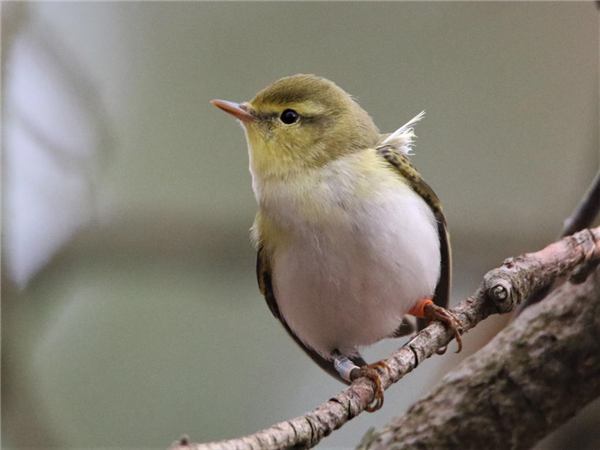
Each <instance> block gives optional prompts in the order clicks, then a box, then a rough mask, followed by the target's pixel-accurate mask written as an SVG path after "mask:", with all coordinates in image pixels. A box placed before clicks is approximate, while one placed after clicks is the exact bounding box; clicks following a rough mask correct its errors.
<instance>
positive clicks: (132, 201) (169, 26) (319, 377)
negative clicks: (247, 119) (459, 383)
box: [2, 2, 600, 449]
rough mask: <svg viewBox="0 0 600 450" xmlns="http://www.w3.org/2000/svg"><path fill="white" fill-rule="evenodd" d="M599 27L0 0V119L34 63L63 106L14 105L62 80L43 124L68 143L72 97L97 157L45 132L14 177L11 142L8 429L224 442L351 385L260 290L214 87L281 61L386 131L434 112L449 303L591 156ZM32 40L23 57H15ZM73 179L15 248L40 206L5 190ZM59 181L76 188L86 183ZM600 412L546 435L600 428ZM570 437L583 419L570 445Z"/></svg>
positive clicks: (374, 417) (397, 402)
mask: <svg viewBox="0 0 600 450" xmlns="http://www.w3.org/2000/svg"><path fill="white" fill-rule="evenodd" d="M598 30H599V21H598V10H597V9H596V8H595V6H594V4H593V3H592V2H581V3H574V2H569V3H538V2H534V3H524V2H523V3H488V2H485V3H429V2H427V3H375V2H369V3H341V2H335V3H317V2H314V3H273V2H264V3H233V2H232V3H133V2H127V3H18V4H10V5H7V4H5V5H3V21H2V41H3V42H2V45H3V47H2V50H3V54H2V69H3V72H2V73H3V85H2V87H3V107H4V118H5V120H6V124H5V127H3V130H4V131H3V137H4V138H5V139H6V136H7V133H9V132H10V130H11V128H10V127H11V126H12V127H16V126H18V124H19V123H29V122H27V119H28V118H27V114H24V113H22V111H21V112H20V111H19V107H18V106H19V105H18V101H17V100H11V98H10V97H9V95H10V94H11V92H13V91H14V92H15V93H16V94H15V95H16V96H17V98H19V97H18V94H19V93H20V92H19V89H23V88H22V86H21V85H20V84H19V81H18V79H19V77H22V73H28V74H32V73H36V74H37V78H36V79H34V80H33V81H31V83H34V84H35V83H38V84H39V85H41V86H43V89H46V90H47V91H49V92H50V91H51V92H53V93H54V94H56V95H55V96H54V97H52V98H54V99H55V100H56V102H57V104H56V105H52V104H51V105H50V107H49V108H48V107H45V108H38V107H37V102H38V101H41V100H40V98H39V97H37V96H36V95H31V96H30V97H28V98H29V100H28V101H27V102H25V106H26V107H25V110H27V111H30V110H34V111H39V110H43V111H46V114H48V115H50V116H51V115H52V114H51V113H48V111H50V112H52V111H60V110H61V108H69V102H67V101H66V99H67V96H74V97H75V99H76V100H75V102H79V104H84V105H86V106H85V108H84V109H83V111H84V112H80V111H79V110H77V112H76V113H75V115H74V117H75V118H74V119H73V117H71V119H70V120H69V121H67V120H66V119H65V120H62V119H61V118H62V116H61V115H60V114H58V113H56V115H55V117H46V118H44V117H41V118H39V117H38V118H35V120H38V121H41V122H43V121H44V120H46V119H48V120H50V119H52V120H54V119H56V120H55V122H52V120H50V122H52V123H55V125H53V126H52V127H51V130H50V131H48V133H50V134H51V133H57V134H59V135H61V136H62V137H63V138H64V142H67V143H68V142H69V140H70V139H71V138H73V136H74V135H76V134H77V133H78V132H79V131H78V130H77V128H78V124H79V121H78V118H80V119H81V122H82V123H83V121H84V116H85V124H86V125H85V126H88V125H87V124H89V123H92V124H94V127H92V131H89V130H88V131H87V132H88V133H89V136H93V137H94V139H95V140H93V142H95V144H94V145H93V146H91V147H90V148H87V147H86V146H85V145H84V144H82V145H79V147H78V149H79V151H81V152H82V153H84V154H85V153H86V152H89V154H91V155H92V157H91V161H92V162H91V163H89V164H87V165H86V164H84V165H83V166H82V165H80V164H78V161H79V159H78V158H79V156H77V155H74V154H73V153H72V152H71V153H70V152H69V151H66V150H65V151H64V152H62V153H61V148H60V146H58V148H54V147H53V148H48V149H47V150H48V154H49V155H50V154H51V155H52V157H56V154H57V153H56V152H58V154H59V155H60V158H59V159H60V161H61V166H60V167H61V171H60V174H59V175H58V176H56V177H54V178H53V177H51V176H50V175H51V174H52V171H53V170H56V167H55V166H53V165H52V164H48V166H44V165H43V164H44V163H43V161H44V160H43V158H41V159H40V158H38V159H36V160H35V163H34V162H32V163H31V164H32V166H33V165H34V164H35V167H36V168H37V169H39V170H40V175H39V176H38V177H34V179H35V180H36V181H37V182H36V183H21V185H19V177H20V176H21V174H22V173H23V171H24V172H25V173H27V170H28V169H29V168H30V167H28V165H27V160H25V162H23V158H21V159H20V160H19V158H18V156H15V155H21V156H22V155H23V153H22V149H21V148H20V147H19V145H17V144H18V143H19V142H21V141H18V140H17V141H11V142H12V143H11V142H7V141H6V140H5V141H4V144H5V145H4V154H3V159H4V164H3V231H4V233H3V249H4V250H3V277H2V438H3V445H4V446H5V447H6V448H9V447H12V448H16V447H32V446H42V447H43V446H54V447H61V448H67V447H69V448H103V447H111V448H112V447H115V448H141V447H145V448H150V447H151V448H165V447H166V446H168V445H169V444H170V443H171V442H172V441H173V440H175V439H176V438H178V437H179V436H180V435H182V434H184V433H186V434H189V435H190V436H191V437H192V439H194V440H215V439H223V438H232V437H236V436H240V435H243V434H248V433H252V432H254V431H256V430H258V429H261V428H264V427H267V426H269V425H271V424H273V423H275V422H279V421H282V420H284V419H286V418H291V417H293V416H296V415H299V414H301V413H303V412H305V411H307V410H309V409H312V408H313V407H315V406H317V405H318V404H319V403H321V402H322V401H323V400H326V399H327V398H329V397H330V396H332V395H333V394H335V393H336V392H338V391H339V390H340V389H341V388H342V385H341V384H339V383H338V382H336V381H335V380H333V379H330V378H329V377H328V376H326V375H325V374H324V373H323V372H321V371H320V369H319V368H318V367H316V366H315V365H313V364H312V363H311V362H310V361H309V360H308V358H306V357H305V356H304V354H303V353H302V352H301V351H300V350H299V349H298V348H296V347H295V345H294V344H293V342H292V341H291V340H290V339H289V338H288V337H287V335H286V334H285V332H284V331H283V330H282V329H281V327H280V325H279V323H278V322H277V321H276V320H275V319H273V317H272V316H271V314H270V313H269V311H268V309H267V307H266V305H265V304H264V300H263V299H262V298H261V295H260V294H259V292H258V289H257V288H256V285H255V279H254V253H253V250H252V247H251V245H250V243H249V241H248V229H249V227H250V225H251V223H252V219H253V214H254V211H255V202H254V198H253V195H252V190H251V185H250V183H251V180H250V175H249V173H248V170H247V166H248V161H247V155H246V149H245V141H244V136H243V133H242V131H241V129H240V127H239V126H238V125H237V124H236V123H235V122H234V121H233V120H231V118H230V117H229V116H227V115H225V114H223V113H222V112H220V111H218V110H217V109H216V108H214V107H212V106H211V105H210V104H209V100H211V99H212V98H225V99H229V100H237V101H242V100H247V99H250V98H251V97H252V96H253V95H254V93H255V92H257V91H258V90H259V89H262V88H263V87H265V86H266V85H268V84H269V83H271V82H272V81H274V80H276V79H278V78H280V77H282V76H286V75H291V74H295V73H315V74H319V75H322V76H325V77H327V78H330V79H332V80H334V81H335V82H336V83H338V84H339V85H340V86H341V87H343V88H344V89H345V90H347V91H348V92H350V93H352V94H353V95H355V96H356V97H357V98H358V101H359V102H360V103H361V105H362V106H363V107H364V108H365V109H366V110H367V111H369V112H370V113H371V115H372V116H373V118H374V120H375V122H376V123H377V124H378V125H379V127H380V128H381V130H382V131H384V132H390V131H393V130H395V129H396V128H397V127H398V126H400V125H402V124H403V123H404V122H406V121H407V120H409V119H410V118H412V117H413V116H414V115H416V114H417V113H419V112H420V111H421V110H423V109H425V110H426V111H427V116H426V119H425V120H424V121H423V122H422V123H421V124H419V125H418V127H417V130H416V132H417V135H418V136H419V139H418V141H417V145H416V148H415V152H416V156H414V157H413V161H414V162H415V163H416V165H417V167H418V168H419V169H420V171H421V172H422V174H423V175H424V177H425V178H426V179H427V180H428V181H429V183H430V184H431V185H432V186H433V187H434V188H435V189H436V191H437V192H438V194H439V196H440V197H441V199H442V202H443V204H444V206H445V210H446V214H447V217H448V221H449V223H450V230H451V233H452V237H453V244H454V252H455V261H456V268H455V282H454V291H453V302H458V301H459V300H460V299H461V298H464V296H465V295H467V294H469V293H470V292H472V291H473V290H474V288H475V287H476V286H477V285H478V283H479V280H480V277H481V276H482V275H483V274H484V273H485V272H486V271H487V270H489V269H491V268H493V267H495V266H496V265H498V264H499V263H501V261H502V260H503V259H504V258H505V257H508V256H511V255H515V254H518V253H520V252H524V251H529V250H535V249H536V248H539V247H540V246H543V245H544V244H545V243H547V242H549V241H551V240H552V239H553V238H554V237H555V236H556V234H557V233H558V232H559V230H560V228H561V225H562V220H563V219H564V218H565V217H567V216H568V215H569V214H570V212H571V210H572V209H573V207H574V206H575V205H576V203H577V201H578V199H579V198H580V197H581V195H582V194H583V192H584V191H585V189H586V187H587V185H588V184H589V182H590V181H591V179H592V178H593V176H594V174H595V172H596V171H597V169H598V165H599V153H598V148H599V137H598V136H599V129H598V122H599V117H598V115H599V111H598V100H599V97H598V83H599V73H598V52H599V39H598ZM28 46H29V47H28ZM32 48H33V50H31V49H32ZM28 49H29V50H28ZM27 51H32V52H33V54H34V55H37V56H35V57H34V58H32V61H34V65H35V67H36V70H34V71H33V72H32V71H29V72H27V71H25V72H19V70H17V69H15V67H16V68H18V64H21V63H20V62H19V61H20V60H19V55H20V53H19V52H24V53H26V52H27ZM24 53H23V54H24ZM14 73H17V74H21V75H19V77H17V76H13V74H14ZM45 74H48V77H46V75H45ZM61 78H62V79H63V80H62V81H63V82H64V85H59V86H57V87H55V86H54V85H52V83H57V80H58V81H60V79H61ZM49 80H50V81H49ZM52 80H54V81H52ZM59 84H60V83H59ZM61 86H62V87H61ZM65 86H66V87H65ZM71 88H72V89H71ZM61 89H62V90H61ZM62 92H64V93H65V94H64V95H62V94H61V93H62ZM21 94H22V92H21ZM77 98H79V100H77ZM82 99H83V100H82ZM63 101H64V102H65V104H64V105H63V104H62V102H63ZM15 105H16V106H15ZM46 106H48V105H46ZM27 108H29V109H27ZM53 108H55V109H53ZM32 120H33V119H32ZM19 121H21V122H19ZM82 126H83V125H82ZM33 128H35V127H33ZM28 130H29V132H31V133H33V131H32V129H31V128H28ZM42 137H43V136H42ZM38 138H39V136H38ZM73 139H74V138H73ZM14 142H17V144H15V143H14ZM37 142H38V143H42V144H43V143H44V142H46V141H45V140H44V139H38V141H37ZM65 145H66V144H65ZM66 146H67V147H68V145H66ZM49 147H51V146H49ZM92 147H93V148H92ZM39 148H41V150H42V151H43V150H44V146H43V145H40V146H39ZM39 148H38V150H39ZM17 160H18V161H20V164H21V165H20V166H19V167H20V169H19V170H16V169H15V170H14V171H11V168H12V167H14V166H13V165H11V164H13V161H17ZM32 161H33V160H32ZM82 167H83V168H82ZM71 175H72V176H75V177H80V178H79V179H83V180H84V181H85V180H87V181H89V183H84V186H85V188H86V189H88V191H89V192H86V195H85V196H83V197H81V198H83V200H81V199H80V201H79V203H76V204H75V206H73V204H71V203H68V202H67V201H66V199H68V198H69V197H68V195H65V196H64V197H63V196H61V195H59V194H56V195H54V196H53V197H52V203H51V204H49V205H48V208H47V210H46V211H45V213H44V214H45V215H46V216H45V217H47V220H48V221H49V222H48V223H54V222H52V221H55V222H56V221H57V220H58V219H57V218H59V217H63V215H65V214H66V216H65V217H67V218H68V219H65V221H64V226H63V228H61V227H60V226H57V227H58V228H57V229H58V231H56V230H54V232H55V233H59V232H60V231H61V230H63V229H64V230H70V229H71V228H72V229H73V232H72V233H71V232H68V233H67V232H66V231H65V234H66V235H68V238H65V239H63V241H61V243H60V245H57V246H56V247H57V248H56V249H55V251H49V252H47V255H46V256H45V257H40V256H39V255H38V256H35V255H34V253H35V251H36V250H35V249H38V250H39V248H41V247H40V246H39V245H36V246H34V247H35V249H34V250H30V251H29V252H30V253H31V255H30V253H28V250H19V249H18V248H17V250H13V252H14V254H13V253H10V252H9V251H7V249H8V250H10V249H11V244H13V242H12V241H11V239H13V236H17V235H18V236H20V238H19V239H24V240H25V241H26V242H33V241H27V239H30V236H29V235H28V234H27V233H30V232H31V233H33V234H35V235H36V236H37V239H41V242H42V243H48V242H50V241H51V240H52V236H50V234H51V232H50V231H49V230H48V229H49V227H46V225H45V224H46V222H45V220H37V219H36V220H33V219H31V220H30V221H29V222H27V217H28V216H27V214H26V213H27V211H28V208H29V207H30V203H28V200H20V199H21V197H18V196H17V195H16V194H15V192H16V190H17V188H16V187H15V186H21V187H22V186H23V184H24V185H25V187H26V188H27V189H30V190H31V191H32V192H33V194H32V195H35V196H37V197H36V198H41V199H42V200H43V199H44V194H45V193H48V192H50V191H52V192H54V191H56V192H59V193H60V192H61V190H60V189H62V188H61V185H60V183H65V184H68V182H69V180H70V179H71V178H69V177H70V176H71ZM30 176H31V175H30ZM44 183H47V184H46V185H45V184H44ZM65 189H66V191H65V192H68V193H69V195H71V196H72V195H75V196H76V195H77V185H75V188H73V187H72V186H71V187H65ZM13 194H15V197H14V198H16V200H14V198H13V197H11V195H13ZM11 199H12V200H11ZM63 199H64V204H62V203H61V200H63ZM42 204H44V203H43V201H42ZM13 207H14V208H16V209H18V210H19V211H21V212H20V213H19V214H22V215H21V216H20V217H21V219H19V221H17V220H16V214H17V213H13V209H12V208H13ZM65 211H68V212H69V213H68V214H67V213H66V212H65ZM23 217H25V219H23ZM15 223H17V225H15ZM23 224H25V225H23ZM30 229H31V231H30ZM53 229H54V228H53ZM44 233H48V235H47V236H46V235H45V234H44ZM33 234H32V236H33ZM59 234H60V233H59ZM40 236H41V238H40ZM14 239H16V238H14ZM31 239H33V238H31ZM19 248H21V249H23V248H27V247H26V246H25V247H23V246H22V247H19ZM17 253H18V258H19V261H21V263H20V264H23V265H24V266H25V267H27V264H28V262H29V261H30V260H31V259H32V258H33V259H35V258H38V259H40V258H41V260H43V263H40V264H38V266H39V267H38V270H32V271H30V272H31V273H30V276H29V278H28V280H27V282H24V281H23V280H21V282H20V285H19V284H17V283H16V282H15V277H18V276H19V275H18V273H22V269H19V268H18V267H20V266H18V264H17V263H16V262H14V261H15V258H17V257H16V256H15V254H17ZM44 258H46V259H44ZM15 267H16V268H15ZM36 267H37V266H36ZM19 270H21V272H19ZM15 274H16V275H15ZM502 323H503V322H502V319H491V320H489V321H487V322H485V323H483V324H482V325H480V327H479V329H477V330H474V331H473V332H470V333H469V334H468V335H467V336H466V337H465V344H466V348H465V351H464V352H463V353H462V354H461V355H458V356H456V355H453V354H452V353H450V352H449V353H448V354H447V355H446V356H444V357H436V358H434V359H432V360H431V361H428V362H427V363H425V364H423V365H422V366H421V367H419V369H418V370H417V371H416V373H414V374H411V375H410V376H408V377H407V378H406V379H405V380H403V381H402V382H400V383H399V384H398V385H396V386H394V387H393V388H392V389H390V390H389V391H388V393H387V394H386V404H385V407H384V409H383V410H382V411H380V412H378V413H377V414H371V415H369V414H363V415H361V416H360V417H358V418H356V419H355V420H353V421H352V422H351V423H350V424H348V425H347V426H345V427H344V428H343V429H342V430H340V431H338V432H336V433H334V435H333V436H332V437H329V438H327V439H325V440H324V441H323V442H322V444H321V448H334V447H338V448H347V447H352V446H354V445H356V444H357V442H358V441H359V439H360V436H362V434H363V433H364V432H365V431H366V430H367V429H368V428H369V427H370V426H374V425H377V424H383V423H384V422H385V421H386V420H387V419H389V418H390V417H392V416H393V415H394V414H397V413H401V412H403V411H405V409H406V408H407V407H408V406H409V405H410V404H411V403H412V402H414V401H415V400H416V399H418V398H419V397H420V396H421V395H423V394H424V393H425V392H427V391H428V389H430V387H431V386H432V384H433V383H435V382H436V380H437V379H438V378H439V377H440V375H441V374H443V373H444V372H445V371H447V370H449V369H451V368H452V367H453V366H455V365H456V364H457V363H458V362H459V361H460V359H462V358H463V357H466V356H468V355H469V354H470V353H471V352H473V351H475V350H476V349H477V348H478V347H480V346H481V345H482V344H483V343H484V342H485V340H486V339H489V337H490V336H491V335H493V333H495V332H496V331H497V329H498V327H499V326H501V324H502ZM400 343H401V341H396V342H393V341H388V342H385V343H382V344H380V345H378V346H376V347H375V348H374V349H371V350H369V351H367V355H368V356H369V359H371V360H374V359H375V358H377V357H381V356H384V355H385V354H387V353H388V352H390V351H391V350H392V349H393V348H395V347H397V346H398V345H400ZM596 410H597V408H596ZM595 414H597V412H594V410H593V408H591V409H588V410H587V415H586V414H584V415H583V416H582V417H581V418H579V419H578V420H577V421H575V422H573V423H571V424H570V425H569V426H568V427H566V429H564V430H562V432H561V434H558V435H556V436H554V437H553V438H552V439H549V440H546V441H545V442H544V443H543V444H542V445H540V448H544V449H555V448H586V447H585V446H586V445H590V447H589V448H597V447H594V446H595V445H597V443H598V442H600V437H599V436H598V435H597V433H598V431H597V429H598V419H597V418H596V417H597V415H595ZM586 427H587V428H586ZM594 429H595V430H596V431H595V433H596V435H594V433H593V432H592V431H590V430H594ZM582 430H583V431H582ZM586 430H587V431H586ZM574 436H575V437H578V438H580V439H581V438H582V436H585V438H584V439H583V441H581V442H579V444H578V445H575V444H574V442H575V441H573V440H572V439H574ZM594 439H598V440H596V441H594ZM592 442H596V444H593V443H592ZM573 445H575V446H573Z"/></svg>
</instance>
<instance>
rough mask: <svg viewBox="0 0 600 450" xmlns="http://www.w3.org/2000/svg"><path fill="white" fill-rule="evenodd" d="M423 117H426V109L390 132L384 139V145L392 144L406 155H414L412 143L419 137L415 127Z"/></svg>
mask: <svg viewBox="0 0 600 450" xmlns="http://www.w3.org/2000/svg"><path fill="white" fill-rule="evenodd" d="M423 117H425V111H421V112H420V113H419V114H417V115H416V116H415V117H413V118H412V119H410V120H409V121H408V122H407V123H405V124H404V125H402V126H401V127H400V128H398V129H397V130H396V131H394V132H393V133H392V134H390V135H389V136H388V137H387V138H385V139H384V141H383V142H382V145H392V146H394V147H396V148H397V149H398V150H399V151H401V152H402V153H404V154H405V155H407V156H408V155H412V153H411V151H412V144H413V142H414V139H415V138H416V137H417V136H416V135H415V133H414V129H413V127H414V126H415V125H416V124H417V122H419V121H420V120H421V119H423Z"/></svg>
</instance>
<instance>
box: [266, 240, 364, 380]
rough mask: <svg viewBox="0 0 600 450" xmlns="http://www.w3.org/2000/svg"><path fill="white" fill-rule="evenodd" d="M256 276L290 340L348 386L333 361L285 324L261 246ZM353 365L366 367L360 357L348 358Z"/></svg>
mask: <svg viewBox="0 0 600 450" xmlns="http://www.w3.org/2000/svg"><path fill="white" fill-rule="evenodd" d="M256 276H257V278H258V287H259V289H260V292H261V293H262V294H263V295H264V296H265V300H266V301H267V305H268V306H269V309H270V310H271V312H272V313H273V315H274V316H275V317H276V318H277V319H279V321H280V322H281V324H282V325H283V327H284V328H285V330H286V331H287V332H288V334H289V335H290V336H291V337H292V339H293V340H294V341H295V342H296V344H298V345H299V346H300V348H301V349H302V350H304V352H305V353H306V354H307V355H308V356H310V358H311V359H312V360H313V361H314V362H315V363H317V364H318V365H319V367H321V369H323V370H324V371H325V372H327V373H328V374H329V375H331V376H332V377H334V378H336V379H338V380H340V381H341V382H342V383H346V384H349V383H348V382H347V381H346V380H344V379H343V378H342V377H340V375H339V373H338V371H337V370H336V369H335V367H334V365H333V361H330V360H327V359H325V358H323V357H322V356H321V355H319V354H318V353H317V352H316V351H314V350H313V349H312V348H310V347H308V346H307V345H306V344H304V342H302V341H301V340H300V338H299V337H298V336H296V334H295V333H294V332H293V331H292V329H291V328H290V326H289V325H288V324H287V322H286V321H285V319H284V318H283V316H282V315H281V313H280V311H279V307H278V306H277V299H276V298H275V293H274V292H273V282H272V280H273V272H272V268H271V258H270V256H269V255H268V254H267V252H266V251H265V250H264V248H263V247H262V246H259V248H258V255H257V258H256ZM349 359H350V360H351V361H352V362H353V363H354V364H356V365H357V366H359V367H362V366H364V365H366V364H367V363H366V362H365V360H364V359H362V358H361V357H360V356H355V357H350V358H349Z"/></svg>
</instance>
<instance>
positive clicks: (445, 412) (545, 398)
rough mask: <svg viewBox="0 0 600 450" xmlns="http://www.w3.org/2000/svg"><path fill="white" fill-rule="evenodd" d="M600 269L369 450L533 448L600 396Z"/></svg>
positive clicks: (567, 288) (464, 368) (500, 338)
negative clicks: (391, 449)
mask: <svg viewBox="0 0 600 450" xmlns="http://www.w3.org/2000/svg"><path fill="white" fill-rule="evenodd" d="M599 340H600V272H596V273H595V276H594V277H591V278H590V279H589V280H588V281H587V282H586V283H584V284H582V285H579V286H574V285H564V286H563V287H562V288H560V289H558V290H556V291H554V292H553V294H552V295H551V296H549V297H548V298H547V299H546V300H545V301H543V302H542V303H540V304H538V305H536V306H535V307H532V308H529V309H528V310H527V311H526V312H525V313H524V314H522V315H521V316H520V317H519V318H518V319H517V320H515V321H514V322H513V323H512V324H511V325H510V326H509V327H507V328H505V329H504V330H503V331H502V332H500V333H499V334H498V335H497V336H496V337H495V338H494V339H493V340H492V341H491V342H490V343H489V344H488V345H487V346H486V347H485V348H483V349H482V350H480V351H479V352H477V353H476V354H475V355H473V356H471V357H469V358H467V359H466V360H464V361H463V362H462V363H461V364H460V365H459V366H458V367H457V368H456V369H454V370H453V371H452V372H451V373H449V374H448V375H446V376H445V377H444V378H443V379H442V380H441V381H440V382H439V384H438V386H437V387H436V388H435V389H434V390H433V392H432V393H431V394H429V395H427V396H426V397H424V398H423V399H421V400H420V401H418V402H417V403H415V404H414V405H413V406H412V407H411V408H410V409H409V411H408V412H407V413H406V415H405V416H404V417H400V418H395V419H393V420H392V421H391V422H389V423H388V424H387V425H386V426H385V427H383V428H382V429H381V430H379V431H376V432H371V433H369V434H368V435H366V436H365V437H364V438H363V442H362V443H361V445H360V446H359V448H360V449H362V450H366V449H369V450H383V449H388V448H390V447H392V446H393V448H394V449H397V450H401V449H417V448H419V449H423V448H458V447H460V448H461V449H482V448H485V449H487V450H495V449H498V450H504V449H507V448H510V449H513V450H517V449H528V448H531V447H532V446H533V445H534V444H535V443H536V442H537V441H539V440H540V439H541V438H543V437H544V436H546V435H547V434H549V433H550V432H551V431H554V430H556V429H557V428H558V427H559V426H560V425H561V424H563V423H564V422H566V421H567V420H568V419H570V418H571V417H573V416H574V415H575V414H576V413H577V412H578V411H580V410H581V409H582V408H583V407H584V406H585V405H587V404H588V403H589V402H591V401H592V400H594V399H595V398H597V397H599V396H600V351H598V348H599V347H598V345H599V344H598V342H599Z"/></svg>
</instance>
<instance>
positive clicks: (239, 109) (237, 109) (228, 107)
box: [210, 100, 258, 122]
mask: <svg viewBox="0 0 600 450" xmlns="http://www.w3.org/2000/svg"><path fill="white" fill-rule="evenodd" d="M210 102H211V103H212V104H213V105H215V106H216V107H217V108H220V109H222V110H223V111H225V112H226V113H229V114H231V115H232V116H233V117H236V118H238V119H240V120H241V121H242V122H255V121H256V120H258V118H257V117H256V116H255V115H253V114H250V112H248V107H247V106H246V105H244V104H243V103H234V102H228V101H226V100H211V101H210Z"/></svg>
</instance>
